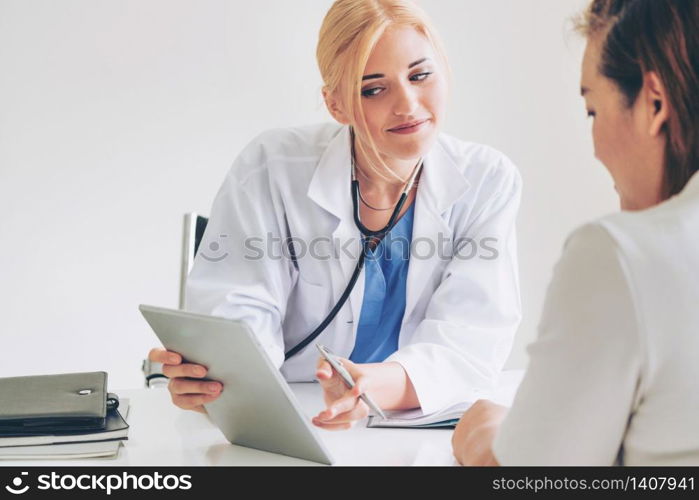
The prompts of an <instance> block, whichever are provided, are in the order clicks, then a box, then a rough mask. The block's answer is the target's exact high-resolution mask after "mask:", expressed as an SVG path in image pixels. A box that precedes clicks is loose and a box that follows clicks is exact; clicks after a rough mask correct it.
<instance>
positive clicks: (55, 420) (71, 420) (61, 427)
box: [0, 372, 129, 459]
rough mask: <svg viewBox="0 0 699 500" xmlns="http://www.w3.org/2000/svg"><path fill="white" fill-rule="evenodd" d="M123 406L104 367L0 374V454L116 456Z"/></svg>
mask: <svg viewBox="0 0 699 500" xmlns="http://www.w3.org/2000/svg"><path fill="white" fill-rule="evenodd" d="M127 411H128V402H127V401H126V400H123V401H121V402H120V401H119V398H118V397H117V396H116V394H113V393H109V392H107V374H106V373H105V372H88V373H66V374H60V375H38V376H29V377H10V378H0V459H9V458H12V459H28V458H48V459H53V458H73V457H74V458H87V457H110V456H111V457H113V456H116V455H117V453H118V451H119V446H120V444H121V442H122V441H123V440H125V439H127V438H128V429H129V426H128V424H127V423H126V420H124V417H125V416H126V413H127Z"/></svg>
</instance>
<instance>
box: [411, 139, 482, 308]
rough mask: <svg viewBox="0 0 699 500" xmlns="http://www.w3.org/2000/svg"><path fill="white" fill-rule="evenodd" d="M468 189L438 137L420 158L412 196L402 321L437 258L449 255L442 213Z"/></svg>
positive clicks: (448, 234) (449, 236) (449, 239)
mask: <svg viewBox="0 0 699 500" xmlns="http://www.w3.org/2000/svg"><path fill="white" fill-rule="evenodd" d="M468 189H469V183H468V181H467V180H466V179H465V178H464V176H463V174H462V173H461V170H460V168H459V166H458V165H457V163H456V162H455V160H454V157H453V155H452V154H450V153H449V152H448V151H447V150H446V149H445V148H444V146H443V145H442V143H441V141H440V140H439V139H438V140H437V141H436V142H435V144H434V146H433V147H432V149H431V150H430V152H429V153H428V154H427V155H426V156H425V158H424V166H423V172H422V174H421V176H420V181H419V184H418V190H417V196H416V199H415V218H414V220H413V235H412V245H411V256H410V264H409V265H408V278H407V286H406V304H405V313H404V315H403V322H407V321H408V320H409V319H410V315H411V314H412V312H413V310H414V309H415V307H416V306H417V304H418V301H419V300H420V297H422V296H423V292H424V288H425V286H428V284H429V282H430V281H431V276H432V274H433V272H434V270H435V268H436V267H437V266H439V264H440V260H441V259H448V258H449V257H448V254H445V251H446V250H447V249H449V250H450V249H451V243H452V239H453V230H452V228H451V227H450V226H449V224H448V223H447V221H446V220H445V218H446V212H448V211H449V210H450V209H451V207H452V205H453V204H454V203H455V202H456V201H457V200H458V199H459V198H461V197H462V196H463V195H464V194H465V193H466V191H468ZM440 234H441V235H442V237H441V238H440ZM440 246H441V247H442V249H443V250H440Z"/></svg>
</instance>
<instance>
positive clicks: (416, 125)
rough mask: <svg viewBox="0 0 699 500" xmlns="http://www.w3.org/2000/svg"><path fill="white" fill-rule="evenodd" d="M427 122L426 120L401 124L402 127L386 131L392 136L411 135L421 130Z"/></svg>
mask: <svg viewBox="0 0 699 500" xmlns="http://www.w3.org/2000/svg"><path fill="white" fill-rule="evenodd" d="M427 122H429V120H428V119H427V120H415V121H412V122H408V123H403V124H402V125H398V126H397V127H393V128H390V129H388V131H389V132H393V133H394V134H413V133H415V132H417V131H419V130H420V129H422V128H423V126H424V125H425V124H426V123H427Z"/></svg>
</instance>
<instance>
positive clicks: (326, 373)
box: [316, 357, 333, 382]
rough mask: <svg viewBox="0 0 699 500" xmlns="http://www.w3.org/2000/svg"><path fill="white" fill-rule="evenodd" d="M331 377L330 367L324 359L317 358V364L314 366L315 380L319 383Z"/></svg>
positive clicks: (331, 370)
mask: <svg viewBox="0 0 699 500" xmlns="http://www.w3.org/2000/svg"><path fill="white" fill-rule="evenodd" d="M332 375H333V369H332V366H330V363H328V362H327V361H326V360H325V359H324V358H322V357H321V358H318V363H317V364H316V378H317V379H318V381H319V382H323V381H324V380H328V379H329V378H330V377H332Z"/></svg>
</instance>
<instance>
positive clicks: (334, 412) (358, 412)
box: [316, 400, 369, 424]
mask: <svg viewBox="0 0 699 500" xmlns="http://www.w3.org/2000/svg"><path fill="white" fill-rule="evenodd" d="M368 415H369V407H368V406H367V405H366V404H365V403H364V401H361V400H355V401H354V403H353V404H352V406H350V407H349V408H347V409H344V408H343V409H342V410H338V409H337V407H336V406H335V405H332V406H331V407H330V408H328V409H327V410H324V411H321V412H320V413H319V414H318V416H317V417H316V420H318V421H319V422H320V423H322V424H346V423H351V422H355V421H357V420H361V419H363V418H366V417H367V416H368Z"/></svg>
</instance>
